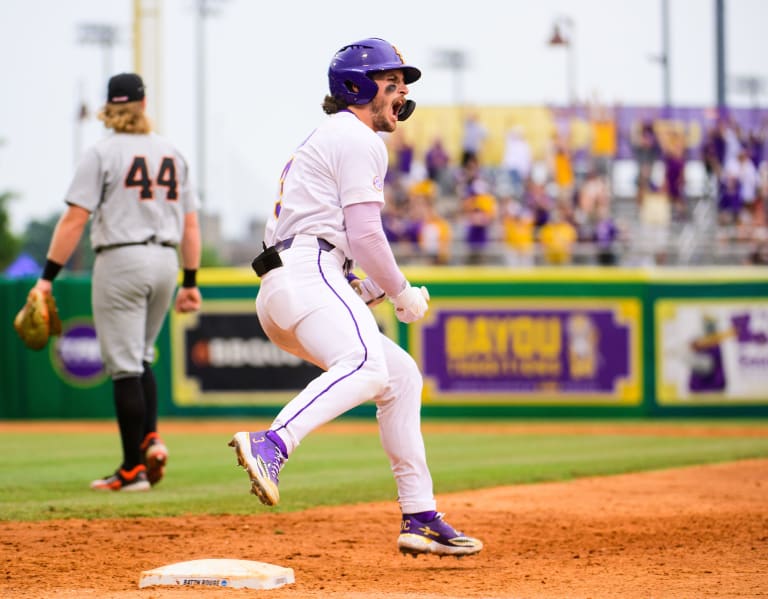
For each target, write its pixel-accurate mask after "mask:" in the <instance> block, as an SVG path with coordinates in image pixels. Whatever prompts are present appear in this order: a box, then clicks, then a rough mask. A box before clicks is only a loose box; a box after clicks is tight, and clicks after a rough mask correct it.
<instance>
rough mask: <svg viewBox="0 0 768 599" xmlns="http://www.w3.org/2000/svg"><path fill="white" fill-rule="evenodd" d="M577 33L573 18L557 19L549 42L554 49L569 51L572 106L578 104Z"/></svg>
mask: <svg viewBox="0 0 768 599" xmlns="http://www.w3.org/2000/svg"><path fill="white" fill-rule="evenodd" d="M575 32H576V24H575V23H574V21H573V19H572V18H571V17H568V16H562V17H557V19H555V22H554V24H553V25H552V35H551V36H550V38H549V40H548V42H547V43H548V45H549V46H550V47H552V48H565V49H566V50H567V51H568V68H567V79H568V103H569V104H570V105H571V106H575V105H576V102H577V96H576V50H575V47H574V46H575V43H574V40H575V38H576V35H575Z"/></svg>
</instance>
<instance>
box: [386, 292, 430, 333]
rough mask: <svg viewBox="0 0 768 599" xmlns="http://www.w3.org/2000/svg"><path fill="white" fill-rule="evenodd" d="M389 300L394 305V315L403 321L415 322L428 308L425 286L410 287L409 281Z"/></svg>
mask: <svg viewBox="0 0 768 599" xmlns="http://www.w3.org/2000/svg"><path fill="white" fill-rule="evenodd" d="M390 300H391V301H392V303H393V304H394V306H395V316H397V319H398V320H399V321H400V322H404V323H410V322H416V321H417V320H420V319H422V318H424V315H425V314H426V313H427V310H428V309H429V306H428V305H427V302H428V301H429V291H427V288H426V287H411V284H410V283H407V286H406V288H405V289H403V290H402V291H401V292H400V293H399V294H398V295H397V296H395V297H393V298H390Z"/></svg>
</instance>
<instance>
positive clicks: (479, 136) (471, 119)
mask: <svg viewBox="0 0 768 599" xmlns="http://www.w3.org/2000/svg"><path fill="white" fill-rule="evenodd" d="M487 137H488V130H487V129H486V128H485V126H484V125H483V124H482V123H481V122H480V118H479V117H478V115H477V114H476V113H474V112H470V113H469V114H467V117H466V119H465V120H464V133H463V137H462V140H461V152H462V153H461V165H462V166H466V165H467V163H468V162H469V161H470V160H471V159H473V158H474V159H476V160H477V161H478V162H479V160H480V150H481V149H482V146H483V143H484V142H485V139H486V138H487Z"/></svg>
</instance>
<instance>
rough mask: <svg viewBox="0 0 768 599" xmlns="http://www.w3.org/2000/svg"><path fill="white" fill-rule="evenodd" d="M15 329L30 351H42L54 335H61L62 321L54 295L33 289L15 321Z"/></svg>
mask: <svg viewBox="0 0 768 599" xmlns="http://www.w3.org/2000/svg"><path fill="white" fill-rule="evenodd" d="M13 328H14V329H16V332H17V333H18V334H19V337H20V338H21V340H22V341H23V342H24V345H26V346H27V347H28V348H30V349H34V350H40V349H43V348H44V347H45V346H46V345H47V344H48V339H49V337H51V336H52V335H60V334H61V319H60V318H59V310H58V308H57V307H56V300H55V299H54V298H53V296H52V295H48V294H44V293H43V292H42V291H40V290H39V289H32V290H31V291H30V292H29V295H28V296H27V303H26V304H24V307H23V308H22V309H21V310H19V313H18V314H17V315H16V318H14V319H13Z"/></svg>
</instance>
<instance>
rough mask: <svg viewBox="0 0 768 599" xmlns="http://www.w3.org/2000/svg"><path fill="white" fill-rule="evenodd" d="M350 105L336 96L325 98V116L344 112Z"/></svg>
mask: <svg viewBox="0 0 768 599" xmlns="http://www.w3.org/2000/svg"><path fill="white" fill-rule="evenodd" d="M347 106H349V104H347V103H346V102H345V101H344V100H342V99H340V98H336V97H334V96H325V99H324V100H323V111H324V112H325V114H336V113H337V112H341V111H342V110H344V109H345V108H346V107H347Z"/></svg>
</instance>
